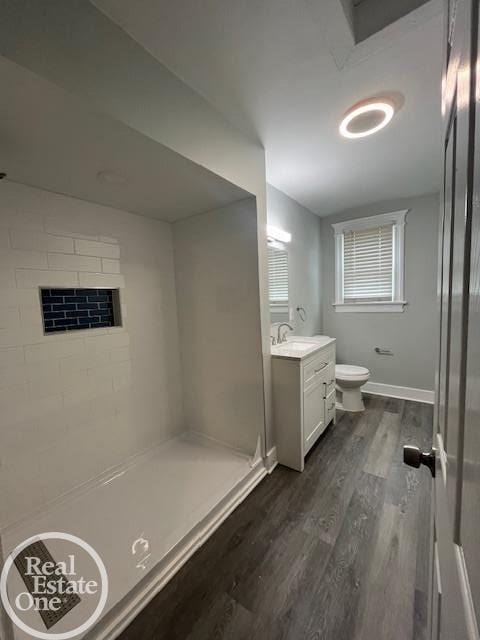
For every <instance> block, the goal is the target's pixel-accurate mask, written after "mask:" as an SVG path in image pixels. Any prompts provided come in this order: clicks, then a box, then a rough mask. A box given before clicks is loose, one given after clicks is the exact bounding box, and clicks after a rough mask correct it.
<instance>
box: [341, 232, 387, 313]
mask: <svg viewBox="0 0 480 640" xmlns="http://www.w3.org/2000/svg"><path fill="white" fill-rule="evenodd" d="M343 297H344V301H345V302H347V301H348V302H373V301H389V300H393V225H392V224H387V225H383V226H378V227H371V228H369V229H360V230H352V231H345V232H344V234H343Z"/></svg>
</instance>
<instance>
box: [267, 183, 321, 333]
mask: <svg viewBox="0 0 480 640" xmlns="http://www.w3.org/2000/svg"><path fill="white" fill-rule="evenodd" d="M267 222H268V224H270V225H273V226H274V227H279V228H280V229H284V230H285V231H288V232H289V233H291V234H292V241H291V242H290V243H289V244H288V245H287V247H288V280H289V282H288V286H289V298H290V299H289V308H290V309H291V310H293V318H292V320H291V322H290V321H289V322H290V324H291V325H292V326H293V328H294V333H295V335H300V336H312V335H315V334H316V333H320V329H321V325H322V313H321V287H322V281H321V260H320V250H321V245H320V225H321V221H320V218H319V217H318V216H316V215H315V214H314V213H312V212H311V211H309V210H308V209H305V207H302V205H300V204H299V203H298V202H296V201H295V200H292V198H289V197H288V196H287V195H285V194H284V193H283V192H282V191H279V190H278V189H275V187H272V186H271V185H267ZM298 306H302V307H304V308H305V310H306V311H307V319H306V321H305V322H303V321H302V320H301V319H300V317H299V315H298V313H297V311H296V308H297V307H298Z"/></svg>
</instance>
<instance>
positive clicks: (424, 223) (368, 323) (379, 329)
mask: <svg viewBox="0 0 480 640" xmlns="http://www.w3.org/2000/svg"><path fill="white" fill-rule="evenodd" d="M438 207H439V202H438V195H437V194H433V195H426V196H421V197H418V198H404V199H401V200H392V201H386V202H379V203H375V204H372V205H368V206H362V207H360V208H356V209H349V210H347V211H343V212H342V213H339V214H336V215H334V216H329V217H327V218H322V222H321V235H322V265H323V267H322V268H323V278H322V282H323V283H324V284H323V291H324V299H323V333H325V334H327V335H330V336H333V337H335V338H337V361H338V362H341V363H348V364H356V365H361V366H365V367H368V369H370V371H371V378H370V380H371V381H372V382H381V383H384V384H393V385H400V386H406V387H415V388H419V389H433V388H434V369H435V357H436V346H437V308H436V304H437V303H436V277H437V276H436V270H437V241H438V238H437V232H438ZM399 209H410V211H409V213H408V214H407V223H406V227H405V297H406V300H407V302H408V304H407V306H406V307H405V310H404V312H403V313H336V312H335V311H334V308H333V306H332V303H333V302H334V298H335V293H334V286H335V263H334V255H335V248H334V237H333V229H332V227H331V225H332V223H334V222H340V221H343V220H350V219H354V218H361V217H364V216H368V215H375V214H379V213H386V212H389V211H396V210H399ZM376 346H379V347H384V348H388V349H391V350H392V351H393V352H394V356H393V357H391V356H379V355H377V354H376V353H375V352H374V351H373V349H374V347H376Z"/></svg>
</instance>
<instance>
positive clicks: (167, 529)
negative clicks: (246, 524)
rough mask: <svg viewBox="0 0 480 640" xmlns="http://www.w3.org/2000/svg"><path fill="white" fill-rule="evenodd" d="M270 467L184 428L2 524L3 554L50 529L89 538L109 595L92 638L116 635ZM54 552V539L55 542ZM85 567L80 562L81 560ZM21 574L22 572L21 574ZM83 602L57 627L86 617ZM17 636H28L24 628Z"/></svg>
mask: <svg viewBox="0 0 480 640" xmlns="http://www.w3.org/2000/svg"><path fill="white" fill-rule="evenodd" d="M266 473H267V471H266V468H265V465H264V463H263V460H262V459H261V458H259V459H258V460H256V462H255V463H254V462H253V461H252V458H250V457H248V456H246V455H244V454H241V453H238V452H237V451H235V450H233V449H230V448H227V447H225V446H222V445H220V444H218V443H216V442H214V441H211V440H210V439H208V438H206V437H205V436H203V435H201V434H196V433H185V434H182V435H180V436H178V437H175V438H172V439H171V440H168V441H167V442H165V443H163V444H161V445H159V446H158V447H156V448H155V449H153V450H151V451H149V452H148V453H146V454H144V455H141V456H138V457H137V458H135V459H134V460H133V461H132V462H130V463H129V464H128V465H126V466H125V467H124V468H117V469H115V470H112V471H111V472H110V473H109V474H107V475H105V476H104V477H103V478H102V480H101V481H99V482H95V484H94V485H93V486H88V485H85V486H84V487H82V488H80V489H77V490H75V491H74V492H72V493H70V494H68V495H66V496H64V497H63V498H60V499H59V500H57V501H55V502H54V503H52V504H51V505H50V507H49V508H48V509H45V510H43V511H42V512H41V513H39V514H37V515H35V516H31V517H29V518H27V519H26V520H24V521H23V522H20V523H18V524H16V525H12V526H10V527H7V528H6V529H4V530H3V531H2V543H3V553H4V555H5V556H6V555H8V554H9V553H10V552H11V551H12V550H13V549H14V548H15V547H16V546H17V545H18V544H20V543H21V542H22V541H24V540H25V539H27V538H29V537H30V536H33V535H38V534H39V533H42V532H47V531H61V532H66V533H70V534H73V535H75V536H78V537H80V538H82V539H83V540H85V541H87V542H88V543H89V544H90V545H92V546H93V547H94V549H95V550H96V551H97V552H98V553H99V554H100V556H101V558H102V559H103V561H104V563H105V566H106V569H107V573H108V578H109V595H108V601H107V605H106V608H105V610H104V613H103V616H102V618H101V620H100V622H99V624H97V626H96V627H95V628H94V629H93V630H91V631H89V632H88V633H87V635H86V636H84V637H87V638H96V639H100V638H102V639H103V638H113V637H115V636H116V635H117V634H118V633H119V632H120V631H121V630H122V629H123V628H124V627H125V626H127V624H128V623H129V622H130V621H131V620H132V619H133V617H134V616H135V615H136V614H137V613H138V612H139V611H140V610H141V608H142V607H143V606H144V605H145V603H146V602H147V601H148V600H149V599H150V598H151V597H153V595H154V594H155V593H157V592H158V591H159V590H160V589H161V588H162V587H163V586H164V585H165V584H166V582H167V581H168V580H169V579H170V578H171V577H172V576H173V575H174V573H175V572H176V571H177V570H178V569H179V568H180V567H181V566H182V564H183V563H184V562H185V561H186V560H187V559H188V558H189V557H190V556H191V555H192V553H193V552H194V551H195V550H196V549H197V548H198V547H199V546H200V545H201V544H202V543H203V542H204V541H205V540H206V539H207V538H208V536H209V535H210V534H211V533H212V531H214V530H215V529H216V528H217V527H218V526H219V524H221V522H222V521H223V520H224V519H225V518H226V517H227V516H228V515H229V513H231V511H232V510H233V509H234V508H235V507H236V506H237V505H238V504H239V503H240V502H241V501H242V500H243V499H244V498H245V497H246V496H247V495H248V493H249V492H250V491H251V490H252V488H253V487H254V486H255V485H256V484H257V483H258V482H259V481H260V480H261V478H263V477H264V475H265V474H266ZM50 542H51V544H50V545H49V550H50V552H51V553H52V555H54V556H55V544H54V543H55V541H49V543H50ZM80 570H81V567H80ZM18 579H19V580H20V577H19V576H18ZM82 614H84V612H83V611H82V603H80V605H78V606H76V607H75V608H74V609H72V611H70V612H69V615H68V616H66V618H68V625H67V620H66V619H65V620H60V622H58V623H57V624H56V625H55V632H56V633H61V632H62V631H63V628H62V627H63V624H62V623H63V622H65V625H67V626H65V629H67V628H69V629H71V628H72V626H73V622H75V620H74V619H73V616H77V617H78V623H79V624H81V622H82V621H83V619H84V618H83V619H82ZM13 634H14V635H13V637H14V638H15V640H20V639H21V640H27V638H30V636H29V635H27V634H25V633H24V632H23V631H21V630H20V629H18V628H15V629H14V631H13Z"/></svg>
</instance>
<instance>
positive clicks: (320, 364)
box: [303, 353, 328, 384]
mask: <svg viewBox="0 0 480 640" xmlns="http://www.w3.org/2000/svg"><path fill="white" fill-rule="evenodd" d="M327 367H328V360H327V359H326V354H324V353H320V354H319V355H318V356H315V358H313V359H312V360H310V361H309V362H307V363H305V364H304V365H303V383H304V384H307V383H308V382H311V381H312V380H313V378H315V376H318V375H319V374H321V373H323V374H325V373H326V371H327Z"/></svg>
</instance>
